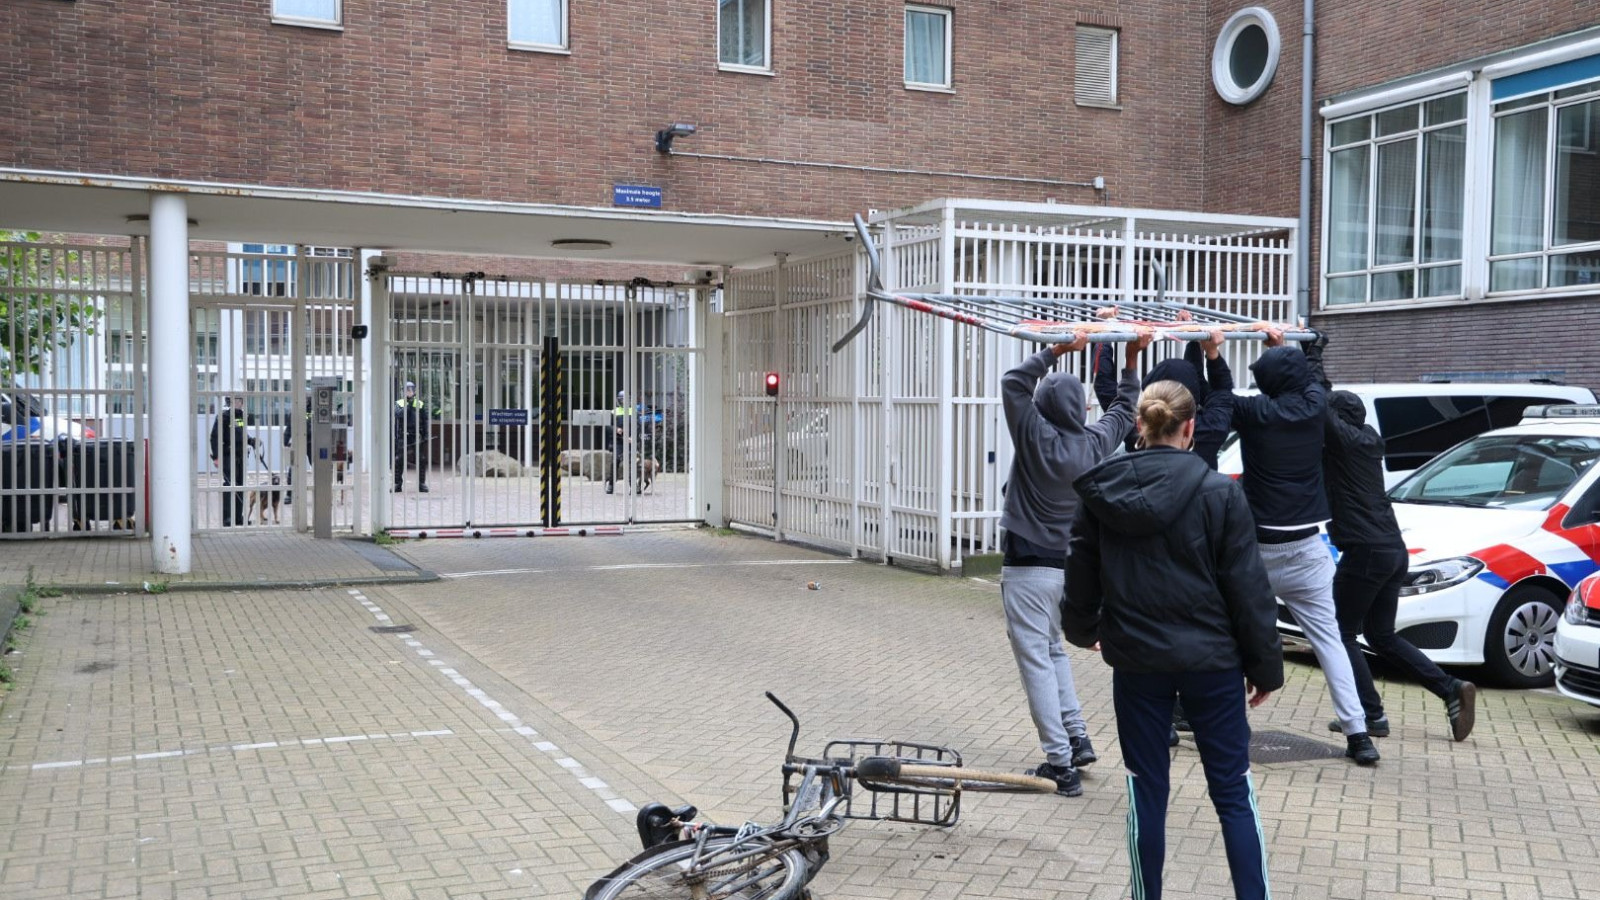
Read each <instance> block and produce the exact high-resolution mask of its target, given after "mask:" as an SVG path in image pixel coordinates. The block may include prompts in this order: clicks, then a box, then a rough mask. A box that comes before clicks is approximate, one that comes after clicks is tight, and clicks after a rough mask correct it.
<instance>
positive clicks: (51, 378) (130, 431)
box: [0, 240, 147, 538]
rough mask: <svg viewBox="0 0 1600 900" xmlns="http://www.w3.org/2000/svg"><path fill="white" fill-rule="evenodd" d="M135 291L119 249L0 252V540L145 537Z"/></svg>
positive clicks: (131, 263)
mask: <svg viewBox="0 0 1600 900" xmlns="http://www.w3.org/2000/svg"><path fill="white" fill-rule="evenodd" d="M140 282H141V274H140V255H139V253H138V251H137V247H136V246H132V245H129V243H128V242H127V241H125V240H121V241H115V240H114V242H113V244H112V245H111V246H107V245H97V244H70V243H39V242H33V241H14V242H0V538H18V537H43V536H49V535H75V534H81V533H86V532H87V533H94V534H132V533H135V532H137V531H142V530H143V522H144V517H145V493H144V490H143V485H144V483H145V479H144V471H145V458H144V454H145V441H144V438H145V432H144V403H145V401H146V397H145V394H144V391H143V384H144V378H143V372H144V351H145V346H146V345H145V339H144V335H145V333H146V331H147V322H146V319H145V313H144V306H143V302H142V300H143V292H142V290H141V285H140Z"/></svg>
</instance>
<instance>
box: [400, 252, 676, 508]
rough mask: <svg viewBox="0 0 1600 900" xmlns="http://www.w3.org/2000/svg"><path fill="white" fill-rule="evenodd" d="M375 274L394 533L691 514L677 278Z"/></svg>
mask: <svg viewBox="0 0 1600 900" xmlns="http://www.w3.org/2000/svg"><path fill="white" fill-rule="evenodd" d="M385 283H386V292H385V293H386V296H387V298H388V306H389V315H388V319H387V322H388V328H389V334H388V355H389V359H390V366H389V372H388V375H387V377H386V378H385V379H384V382H385V390H386V392H387V396H386V397H385V398H382V399H381V400H380V401H379V402H380V406H381V407H382V408H385V409H388V410H390V411H391V412H392V414H393V415H394V416H395V417H396V422H395V424H394V426H393V428H392V429H391V434H390V441H391V453H390V457H391V458H390V459H389V460H388V461H387V462H388V463H389V465H390V467H391V473H392V474H393V475H398V476H399V477H398V478H395V479H394V484H393V485H389V487H391V488H393V487H398V488H399V489H398V490H393V491H392V493H391V495H390V498H389V504H390V506H389V516H388V522H387V526H388V528H389V529H390V530H391V531H395V532H398V533H411V532H418V531H433V532H439V531H441V530H449V529H473V530H476V531H478V532H479V533H484V532H483V529H495V528H505V529H519V530H531V529H532V528H535V527H554V526H558V525H559V526H573V525H579V526H581V525H599V524H626V523H636V522H637V523H643V522H674V521H688V520H692V519H694V518H695V516H694V514H693V510H694V505H693V497H692V491H691V485H690V480H689V474H688V465H687V464H688V440H689V427H688V426H689V421H690V417H689V411H690V408H691V407H690V397H689V391H688V384H689V363H690V360H691V355H692V353H693V352H694V347H693V340H692V337H693V335H694V322H693V319H692V317H693V315H694V308H695V307H694V304H693V303H692V302H690V301H691V297H692V294H691V293H690V292H689V291H688V290H686V289H685V290H680V289H678V288H677V287H675V286H660V285H651V284H649V283H648V282H632V283H624V282H618V283H611V282H592V281H591V282H543V281H536V280H528V279H512V278H504V277H501V278H489V277H485V276H484V275H483V274H482V273H466V274H446V273H433V274H419V273H390V274H388V275H386V276H385ZM551 380H553V381H554V384H553V385H552V386H550V387H547V386H546V382H549V381H551ZM408 383H409V384H412V385H414V386H415V393H414V395H413V396H414V401H413V400H408V399H407V398H406V385H407V384H408ZM550 390H553V391H555V393H553V394H552V393H547V391H550ZM547 397H550V398H552V399H554V398H559V399H558V400H557V402H556V403H555V405H554V406H553V407H550V408H548V409H547V405H546V403H545V399H546V398H547ZM416 404H420V407H418V406H416ZM408 406H410V407H412V409H414V410H415V411H412V409H408V408H407V407H408ZM413 419H415V420H417V425H416V426H415V427H416V429H418V430H419V433H416V437H415V439H413V437H412V434H413V433H414V432H413V431H411V430H410V428H411V421H412V420H413ZM422 420H425V423H424V422H423V421H422ZM546 441H554V442H556V447H555V450H554V456H553V457H548V459H550V460H551V461H553V462H554V465H548V464H547V462H546V460H547V456H546V449H547V448H546V447H545V442H546ZM423 473H426V474H425V477H426V483H427V491H426V492H424V491H423V490H422V479H423V477H424V474H423ZM547 474H549V475H550V476H551V477H548V478H547V477H545V476H546V475H547Z"/></svg>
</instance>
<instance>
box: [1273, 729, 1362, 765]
mask: <svg viewBox="0 0 1600 900" xmlns="http://www.w3.org/2000/svg"><path fill="white" fill-rule="evenodd" d="M1342 756H1344V748H1343V747H1338V746H1335V745H1333V744H1325V743H1323V742H1322V741H1318V740H1313V739H1312V738H1308V737H1306V736H1305V735H1300V734H1291V733H1289V732H1287V731H1253V732H1251V733H1250V761H1251V762H1253V763H1261V764H1263V765H1265V764H1268V763H1282V762H1304V761H1306V760H1308V759H1337V758H1339V757H1342Z"/></svg>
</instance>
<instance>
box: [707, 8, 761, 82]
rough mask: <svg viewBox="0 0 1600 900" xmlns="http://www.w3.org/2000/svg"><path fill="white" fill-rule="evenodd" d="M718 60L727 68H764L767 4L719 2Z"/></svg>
mask: <svg viewBox="0 0 1600 900" xmlns="http://www.w3.org/2000/svg"><path fill="white" fill-rule="evenodd" d="M718 17H719V18H718V22H719V27H720V29H721V35H722V37H721V44H722V46H721V48H720V50H719V53H720V56H719V59H720V60H721V61H722V62H723V63H724V64H726V65H730V66H754V67H758V68H765V67H766V65H767V0H718Z"/></svg>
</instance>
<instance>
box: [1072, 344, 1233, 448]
mask: <svg viewBox="0 0 1600 900" xmlns="http://www.w3.org/2000/svg"><path fill="white" fill-rule="evenodd" d="M1188 343H1189V346H1188V347H1186V348H1184V351H1183V359H1177V358H1173V359H1164V360H1162V361H1161V362H1158V363H1156V364H1155V366H1154V367H1152V368H1151V369H1150V373H1149V374H1148V375H1146V376H1144V381H1142V382H1141V383H1140V385H1139V386H1140V388H1147V387H1149V386H1150V385H1152V384H1154V383H1155V382H1157V381H1176V382H1178V383H1179V384H1181V385H1183V386H1184V387H1186V388H1188V389H1189V393H1190V394H1191V395H1193V397H1194V402H1195V405H1196V406H1197V407H1198V410H1197V411H1196V413H1195V417H1194V452H1195V455H1196V456H1198V457H1200V459H1201V460H1203V461H1204V462H1205V464H1206V465H1208V466H1210V467H1211V468H1213V469H1215V468H1216V467H1217V454H1218V453H1220V452H1221V451H1222V445H1223V443H1224V442H1225V441H1227V439H1228V432H1230V431H1232V430H1233V370H1231V369H1229V368H1228V361H1227V360H1226V359H1223V358H1222V357H1221V356H1218V357H1217V358H1216V359H1206V358H1205V351H1204V349H1203V348H1201V346H1200V342H1199V341H1189V342H1188ZM1114 362H1115V357H1114V356H1112V345H1111V344H1101V345H1100V351H1099V352H1098V353H1097V354H1096V355H1095V367H1094V393H1095V397H1096V398H1097V399H1098V400H1099V401H1100V408H1101V409H1105V408H1106V407H1108V406H1110V405H1111V402H1112V401H1113V400H1115V399H1116V396H1117V394H1116V390H1117V381H1116V377H1115V375H1114V374H1113V373H1114V365H1113V364H1114ZM1202 369H1204V372H1205V379H1204V380H1202V379H1201V370H1202ZM1138 438H1139V432H1138V429H1134V432H1133V433H1132V434H1130V435H1128V441H1127V449H1128V450H1130V451H1131V450H1132V449H1133V448H1134V442H1135V441H1137V440H1138Z"/></svg>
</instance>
